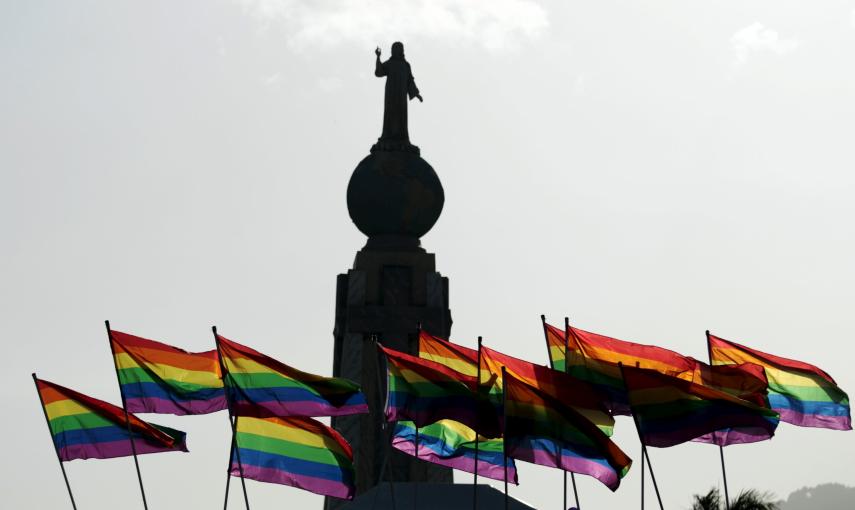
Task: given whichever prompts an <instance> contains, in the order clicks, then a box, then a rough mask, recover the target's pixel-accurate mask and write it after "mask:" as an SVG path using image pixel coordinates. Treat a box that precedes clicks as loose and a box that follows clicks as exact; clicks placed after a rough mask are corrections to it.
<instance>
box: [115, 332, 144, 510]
mask: <svg viewBox="0 0 855 510" xmlns="http://www.w3.org/2000/svg"><path fill="white" fill-rule="evenodd" d="M104 325H105V326H106V327H107V340H108V341H109V342H110V352H112V353H113V367H114V368H115V369H116V382H117V383H118V384H119V395H120V396H121V397H122V410H123V411H124V412H125V425H127V427H128V440H129V441H130V442H131V453H133V454H134V466H135V467H136V468H137V480H139V482H140V493H141V494H142V502H143V508H145V509H146V510H148V502H147V501H146V499H145V487H143V481H142V474H140V463H139V461H138V460H137V446H136V444H135V441H134V434H133V432H132V431H131V420H130V418H128V405H127V402H126V401H125V392H124V391H122V379H121V377H119V365H117V364H116V347H115V346H114V345H113V332H112V330H111V329H110V321H104Z"/></svg>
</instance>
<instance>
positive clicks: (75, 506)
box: [33, 372, 77, 510]
mask: <svg viewBox="0 0 855 510" xmlns="http://www.w3.org/2000/svg"><path fill="white" fill-rule="evenodd" d="M33 383H34V384H35V385H36V393H37V394H38V395H39V402H41V404H42V413H44V415H45V423H46V424H47V427H48V434H50V442H51V443H52V444H53V451H54V452H55V453H56V460H57V462H59V469H61V470H62V479H63V480H65V488H66V489H68V497H69V498H70V499H71V508H73V509H74V510H77V504H76V503H74V494H72V493H71V484H70V483H68V475H66V474H65V466H64V465H63V464H62V457H60V456H59V448H57V447H56V441H54V440H53V433H52V432H51V430H50V418H48V414H47V409H45V399H43V398H42V392H41V391H39V379H38V378H37V377H36V373H35V372H33Z"/></svg>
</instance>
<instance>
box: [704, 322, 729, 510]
mask: <svg viewBox="0 0 855 510" xmlns="http://www.w3.org/2000/svg"><path fill="white" fill-rule="evenodd" d="M706 337H707V357H708V358H709V362H710V369H712V364H713V363H712V344H711V343H710V330H707V331H706ZM718 453H719V456H720V457H721V478H722V480H723V481H724V507H725V508H726V509H727V510H730V496H729V495H728V493H727V470H725V468H724V446H722V445H718Z"/></svg>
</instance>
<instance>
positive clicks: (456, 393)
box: [378, 344, 499, 437]
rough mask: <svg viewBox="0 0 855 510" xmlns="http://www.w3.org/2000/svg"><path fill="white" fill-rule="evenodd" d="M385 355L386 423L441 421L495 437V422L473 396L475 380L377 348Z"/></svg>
mask: <svg viewBox="0 0 855 510" xmlns="http://www.w3.org/2000/svg"><path fill="white" fill-rule="evenodd" d="M378 347H379V348H380V350H381V351H382V352H383V354H385V355H386V361H387V363H386V368H387V370H386V373H387V381H388V384H387V390H386V420H387V421H390V422H391V421H403V420H410V421H413V422H415V423H416V425H418V426H419V427H424V426H427V425H430V424H431V423H434V422H437V421H439V420H442V419H451V420H455V421H458V422H460V423H463V424H465V425H467V426H469V427H471V428H473V429H477V430H478V432H479V433H481V434H483V435H485V436H493V437H497V436H498V435H499V419H498V416H497V415H496V413H495V410H494V408H493V406H491V405H490V404H489V403H488V402H487V400H486V399H482V398H479V397H478V395H477V394H476V391H475V390H476V387H477V380H476V379H475V377H469V376H466V375H463V374H461V373H459V372H455V371H454V370H452V369H450V368H448V367H446V366H445V365H440V364H439V363H435V362H433V361H428V360H423V359H420V358H417V357H415V356H410V355H409V354H405V353H403V352H398V351H395V350H392V349H387V348H385V347H383V346H382V345H379V344H378Z"/></svg>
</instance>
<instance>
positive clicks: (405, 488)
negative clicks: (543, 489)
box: [341, 483, 534, 510]
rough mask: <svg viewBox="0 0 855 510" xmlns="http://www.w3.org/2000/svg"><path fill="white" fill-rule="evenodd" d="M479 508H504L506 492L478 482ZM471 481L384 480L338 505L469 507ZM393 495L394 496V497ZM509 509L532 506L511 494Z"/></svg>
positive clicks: (362, 508) (348, 509) (365, 509)
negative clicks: (447, 482)
mask: <svg viewBox="0 0 855 510" xmlns="http://www.w3.org/2000/svg"><path fill="white" fill-rule="evenodd" d="M477 490H478V506H477V507H476V508H477V509H478V510H487V509H489V510H496V509H501V508H505V495H504V493H502V492H499V491H498V490H496V489H494V488H493V487H491V486H489V485H481V484H479V485H478V489H477ZM473 492H474V491H473V487H472V485H471V484H469V485H465V484H436V483H395V484H388V483H384V484H382V485H378V486H377V487H375V488H373V489H371V490H370V491H368V492H366V493H365V494H363V495H362V496H358V497H357V498H356V499H354V500H353V501H351V502H350V503H347V504H345V505H343V506H342V507H341V510H372V509H373V510H387V509H396V510H415V509H416V501H418V508H419V509H421V510H428V509H430V510H434V509H437V508H440V509H442V510H471V509H472V504H473V498H474V494H473ZM393 498H394V499H393ZM507 508H508V510H534V507H533V506H529V505H526V504H525V503H522V502H521V501H518V500H516V499H514V498H508V506H507Z"/></svg>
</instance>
